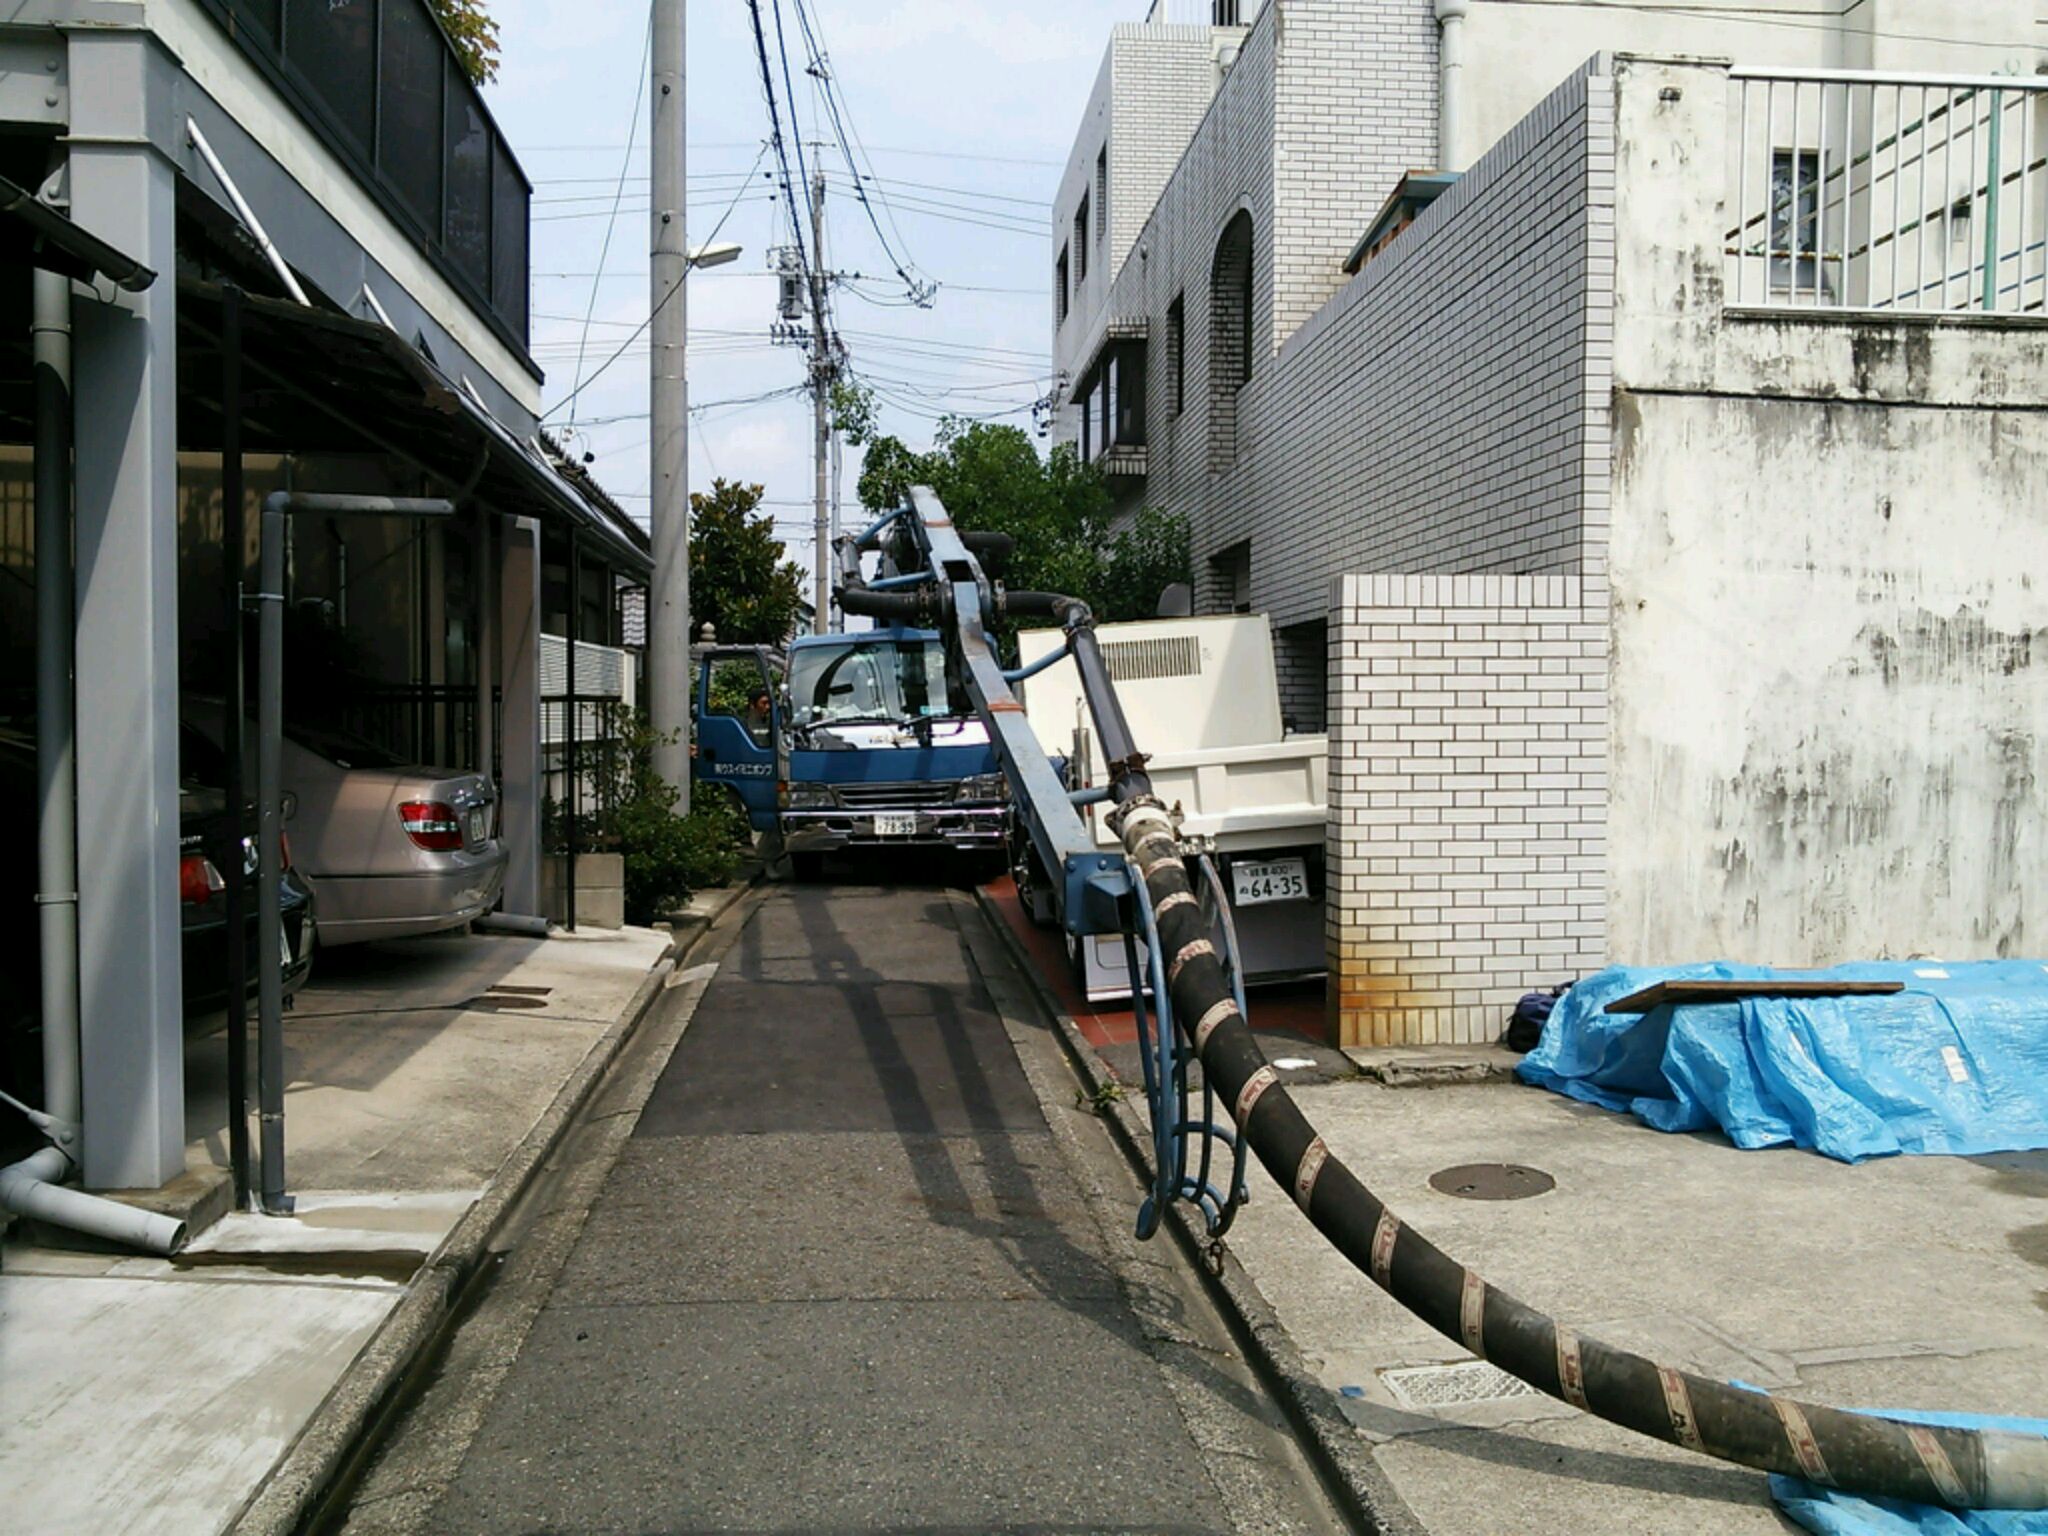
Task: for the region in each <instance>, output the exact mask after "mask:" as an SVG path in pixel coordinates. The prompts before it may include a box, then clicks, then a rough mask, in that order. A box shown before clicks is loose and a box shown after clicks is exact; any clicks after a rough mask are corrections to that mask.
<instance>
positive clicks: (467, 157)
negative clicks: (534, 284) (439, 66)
mask: <svg viewBox="0 0 2048 1536" xmlns="http://www.w3.org/2000/svg"><path fill="white" fill-rule="evenodd" d="M447 74H448V129H447V145H448V161H447V167H446V172H445V174H446V177H447V183H446V184H447V188H448V197H447V203H446V209H445V213H444V215H443V224H442V234H441V240H442V243H443V244H444V245H446V246H447V248H448V255H449V257H450V258H451V259H452V260H453V261H454V262H455V265H456V266H457V267H459V268H461V269H462V272H463V273H464V275H465V276H467V277H468V278H469V280H470V281H471V282H473V283H475V284H476V286H477V287H478V288H480V289H482V290H483V291H484V292H486V293H488V292H490V288H491V132H490V126H489V124H488V123H486V122H485V120H484V108H483V103H482V102H481V101H479V100H477V95H476V92H475V91H474V90H472V89H471V88H470V85H469V82H468V81H467V80H461V79H458V78H457V77H456V74H455V62H454V61H453V60H452V59H451V60H448V61H447Z"/></svg>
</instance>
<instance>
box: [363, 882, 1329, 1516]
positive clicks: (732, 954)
mask: <svg viewBox="0 0 2048 1536" xmlns="http://www.w3.org/2000/svg"><path fill="white" fill-rule="evenodd" d="M713 966H715V974H710V975H709V977H708V985H705V984H704V983H705V981H706V977H707V973H708V972H709V971H710V968H711V967H713ZM983 967H988V968H989V974H988V975H987V976H986V978H985V977H984V974H983V969H982V968H983ZM677 979H678V981H682V982H685V983H686V984H685V985H683V986H678V987H675V988H673V989H672V991H671V993H670V999H671V1000H670V1002H669V1003H667V1004H665V1005H664V1006H663V1007H661V1008H658V1009H657V1010H656V1014H655V1016H654V1017H653V1018H651V1019H650V1020H649V1022H648V1024H647V1026H645V1028H646V1030H647V1031H649V1032H650V1033H651V1034H652V1035H654V1036H655V1037H656V1038H657V1039H661V1038H665V1037H666V1038H672V1037H673V1036H674V1035H675V1034H676V1033H677V1032H678V1031H680V1042H679V1044H677V1045H676V1046H675V1047H674V1049H673V1050H672V1052H666V1053H664V1052H662V1051H660V1050H653V1051H648V1050H643V1051H640V1052H638V1053H634V1052H629V1053H628V1056H627V1058H626V1059H625V1060H623V1061H622V1063H621V1066H620V1068H619V1069H618V1072H617V1074H615V1076H616V1077H617V1079H618V1080H617V1081H615V1082H614V1083H612V1084H609V1085H607V1088H606V1090H605V1091H603V1092H601V1093H600V1094H599V1096H598V1098H597V1100H596V1101H595V1102H594V1104H593V1108H592V1110H591V1112H590V1114H589V1116H588V1117H587V1120H588V1122H589V1123H588V1124H587V1125H586V1127H585V1128H584V1129H585V1130H586V1131H587V1132H588V1133H589V1134H588V1135H586V1137H585V1139H584V1151H583V1153H582V1154H581V1156H580V1157H579V1155H578V1153H577V1152H576V1150H575V1149H574V1147H573V1146H572V1148H571V1150H570V1151H569V1152H567V1153H565V1155H564V1158H563V1159H562V1160H561V1166H560V1167H558V1169H557V1170H556V1174H555V1178H554V1181H553V1183H552V1184H551V1185H546V1186H544V1187H543V1188H542V1189H541V1190H540V1191H539V1192H538V1194H537V1196H536V1198H535V1200H534V1201H533V1202H532V1203H533V1204H534V1206H535V1207H536V1211H535V1213H534V1214H533V1215H532V1217H531V1219H530V1220H529V1222H528V1223H527V1225H526V1227H525V1230H524V1235H523V1236H518V1237H515V1239H514V1243H513V1248H512V1251H511V1252H510V1253H509V1254H508V1255H507V1257H506V1261H505V1264H504V1266H503V1269H502V1272H501V1274H500V1277H499V1282H498V1284H497V1285H495V1286H494V1287H493V1289H492V1291H491V1292H490V1294H489V1295H487V1296H486V1298H485V1299H484V1300H483V1302H482V1303H481V1305H480V1306H479V1307H478V1308H477V1309H476V1311H475V1313H474V1315H473V1317H472V1318H471V1320H470V1321H469V1322H468V1324H467V1325H466V1326H465V1328H464V1330H463V1331H462V1333H461V1334H460V1335H458V1337H457V1338H456V1339H455V1341H454V1342H453V1344H452V1345H451V1347H450V1349H449V1350H448V1352H447V1356H446V1359H445V1362H444V1364H443V1367H442V1370H441V1372H440V1375H439V1377H438V1379H437V1380H435V1381H434V1382H433V1383H432V1385H431V1386H430V1387H429V1389H428V1390H427V1391H426V1392H425V1393H424V1394H423V1395H422V1396H421V1398H420V1399H419V1400H418V1402H417V1404H416V1406H415V1407H414V1409H413V1410H412V1412H411V1414H410V1416H409V1417H408V1418H407V1419H406V1420H404V1421H403V1422H402V1423H401V1424H400V1425H399V1426H398V1428H397V1430H396V1432H395V1433H394V1435H393V1436H392V1438H391V1440H390V1441H389V1443H388V1445H387V1447H386V1450H385V1452H384V1454H383V1455H382V1457H381V1459H380V1461H379V1462H378V1463H377V1464H376V1465H375V1466H374V1467H373V1468H372V1469H371V1470H370V1472H369V1474H368V1475H367V1477H366V1478H365V1479H364V1480H363V1481H362V1483H361V1484H360V1485H359V1486H358V1488H357V1490H356V1492H355V1495H354V1503H353V1505H352V1507H351V1508H350V1509H349V1511H348V1513H347V1520H346V1528H347V1529H348V1530H350V1531H352V1532H387V1531H425V1530H462V1531H506V1532H509V1531H536V1530H546V1531H564V1532H566V1531H577V1532H583V1531H626V1530H632V1531H656V1530H658V1531H686V1530H687V1531H761V1532H765V1531H798V1530H801V1531H841V1530H844V1531H868V1530H915V1531H921V1532H942V1531H958V1532H963V1533H965V1532H1011V1531H1014V1532H1024V1531H1032V1532H1052V1531H1058V1532H1081V1531H1120V1532H1130V1531H1148V1532H1149V1531H1157V1532H1169V1531H1170V1532H1218V1533H1221V1532H1250V1531H1259V1532H1280V1531H1326V1530H1337V1529H1342V1528H1343V1527H1342V1524H1341V1522H1340V1521H1339V1520H1338V1519H1337V1517H1336V1516H1335V1515H1334V1514H1333V1513H1332V1511H1331V1510H1330V1508H1329V1506H1328V1505H1327V1504H1326V1503H1325V1502H1324V1500H1323V1497H1322V1494H1321V1492H1320V1490H1319V1489H1318V1487H1317V1485H1316V1484H1315V1481H1314V1478H1313V1475H1312V1473H1311V1472H1310V1471H1309V1469H1308V1467H1307V1465H1306V1463H1305V1462H1304V1461H1303V1460H1302V1458H1301V1457H1300V1455H1299V1452H1298V1450H1297V1448H1296V1447H1295V1445H1294V1444H1293V1442H1292V1441H1291V1440H1290V1439H1289V1437H1288V1435H1287V1434H1286V1432H1285V1429H1284V1426H1283V1424H1282V1421H1281V1419H1280V1417H1279V1414H1278V1412H1277V1410H1276V1409H1275V1408H1274V1407H1273V1406H1272V1404H1271V1402H1270V1401H1269V1400H1268V1398H1267V1397H1266V1396H1265V1394H1264V1393H1263V1391H1262V1390H1261V1389H1260V1387H1259V1386H1258V1384H1257V1383H1256V1381H1255V1379H1254V1378H1253V1376H1252V1375H1251V1373H1250V1371H1249V1370H1248V1369H1247V1367H1246V1366H1245V1365H1244V1364H1243V1362H1242V1361H1241V1359H1240V1358H1239V1357H1238V1354H1237V1352H1236V1350H1235V1348H1234V1347H1233V1346H1232V1345H1231V1344H1230V1342H1229V1338H1228V1335H1227V1334H1226V1333H1225V1331H1224V1329H1223V1327H1222V1324H1221V1322H1220V1320H1219V1319H1217V1318H1216V1317H1215V1316H1213V1315H1212V1314H1211V1313H1210V1312H1209V1311H1208V1309H1207V1305H1206V1303H1205V1302H1204V1301H1203V1300H1202V1299H1201V1292H1200V1289H1199V1287H1198V1285H1197V1283H1196V1281H1195V1277H1194V1276H1193V1275H1192V1274H1191V1273H1190V1272H1189V1271H1188V1270H1187V1269H1186V1268H1185V1266H1184V1264H1183V1261H1182V1260H1181V1258H1180V1256H1179V1255H1178V1253H1177V1252H1176V1251H1175V1250H1174V1249H1173V1248H1172V1247H1171V1246H1170V1245H1169V1244H1168V1243H1167V1242H1166V1241H1164V1240H1161V1241H1158V1242H1155V1243H1153V1244H1151V1245H1149V1246H1144V1247H1141V1246H1140V1245H1138V1244H1137V1243H1135V1241H1134V1240H1133V1239H1132V1238H1131V1237H1130V1236H1129V1223H1130V1219H1131V1212H1132V1210H1133V1209H1134V1203H1135V1185H1134V1183H1133V1182H1132V1179H1131V1175H1130V1173H1129V1170H1128V1167H1127V1165H1125V1164H1124V1163H1123V1162H1122V1161H1121V1158H1120V1156H1119V1154H1117V1152H1116V1151H1115V1150H1114V1148H1113V1147H1112V1145H1111V1144H1110V1142H1109V1139H1108V1135H1107V1132H1106V1129H1105V1127H1104V1126H1103V1123H1102V1121H1101V1120H1099V1119H1098V1118H1096V1117H1095V1116H1094V1115H1093V1114H1092V1113H1089V1112H1087V1111H1086V1110H1083V1109H1079V1108H1077V1107H1075V1101H1076V1092H1075V1079H1074V1078H1073V1077H1072V1076H1071V1075H1070V1073H1069V1071H1068V1069H1067V1066H1066V1063H1065V1061H1064V1059H1063V1058H1062V1057H1061V1055H1060V1053H1059V1047H1058V1044H1057V1039H1056V1037H1055V1036H1054V1035H1053V1034H1052V1032H1051V1031H1050V1029H1049V1028H1048V1027H1047V1025H1046V1024H1045V1023H1044V1022H1043V1021H1042V1020H1041V1019H1039V1018H1037V1017H1026V1016H1023V1014H1024V1005H1023V1001H1022V1000H1023V999H1024V998H1025V997H1026V996H1028V993H1027V991H1026V989H1025V988H1024V987H1022V986H1021V985H1019V984H1018V980H1017V978H1016V977H1015V976H1014V973H1011V972H1010V971H1009V969H1008V961H1007V959H1005V958H1002V955H1001V951H1000V950H999V948H997V946H996V945H995V944H994V942H993V938H992V935H990V934H988V933H987V932H986V931H985V919H984V918H983V916H982V915H981V913H980V912H978V911H977V910H976V908H975V906H974V903H973V901H972V899H971V897H969V896H968V895H966V894H965V893H963V892H960V891H956V890H950V889H947V888H944V887H941V886H927V887H923V888H919V887H909V888H902V887H897V888H891V889H874V888H860V887H842V888H838V889H831V888H789V887H779V888H775V889H773V890H772V891H771V893H770V894H768V895H766V896H765V897H764V898H762V899H760V900H759V901H758V902H756V903H743V904H741V906H740V907H738V908H736V909H735V910H734V912H733V913H732V914H730V915H729V917H728V919H727V920H726V923H725V924H724V925H722V928H721V929H715V930H713V932H712V933H711V934H710V935H708V936H707V937H706V939H705V940H704V941H703V942H702V943H700V945H699V946H698V949H697V950H696V951H695V952H694V953H693V954H692V955H689V956H686V957H685V963H684V968H683V969H682V970H681V971H679V973H678V978H677ZM693 1005H694V1011H691V1010H692V1008H693ZM664 1054H665V1056H666V1059H665V1060H664V1059H663V1056H664ZM639 1101H644V1105H643V1104H642V1103H641V1102H639ZM635 1110H637V1122H632V1121H631V1116H632V1113H633V1111H635ZM628 1122H630V1123H632V1130H631V1134H630V1136H626V1135H624V1134H623V1124H624V1123H628ZM607 1124H609V1125H612V1126H614V1127H615V1128H616V1133H615V1134H616V1139H615V1140H614V1141H612V1142H610V1143H606V1144H604V1145H606V1146H608V1147H609V1148H611V1149H614V1150H615V1152H616V1156H615V1160H613V1158H612V1153H611V1151H607V1150H598V1146H599V1133H600V1132H601V1131H602V1129H603V1128H604V1127H605V1126H606V1125H607ZM606 1162H608V1163H609V1171H608V1172H605V1171H604V1169H603V1168H602V1167H600V1166H599V1165H600V1164H603V1163H606ZM579 1169H580V1174H579ZM600 1179H601V1183H600V1182H599V1181H600ZM591 1191H594V1198H590V1192H591ZM586 1207H587V1215H586V1214H585V1210H586ZM572 1232H573V1234H574V1235H573V1237H572V1236H571V1235H570V1234H571V1233H572ZM551 1234H552V1236H551ZM522 1250H525V1251H522Z"/></svg>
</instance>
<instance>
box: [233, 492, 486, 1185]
mask: <svg viewBox="0 0 2048 1536" xmlns="http://www.w3.org/2000/svg"><path fill="white" fill-rule="evenodd" d="M454 513H455V504H454V503H453V502H449V501H442V500H439V499H423V498H410V497H399V496H328V495H306V494H302V493H299V492H295V491H274V492H272V493H271V494H270V495H269V496H267V497H265V498H264V501H263V517H262V523H261V529H260V532H259V534H258V545H259V548H258V551H257V575H256V602H257V605H258V606H257V615H258V619H257V654H256V860H257V866H256V880H257V888H256V964H257V972H256V978H257V979H256V1097H257V1121H258V1146H259V1149H260V1163H259V1169H260V1180H259V1184H260V1187H259V1191H258V1198H259V1200H260V1202H261V1206H262V1209H263V1211H264V1213H265V1214H266V1215H270V1216H284V1215H288V1214H290V1212H291V1209H292V1200H291V1196H290V1195H288V1194H286V1193H285V1166H284V967H283V966H282V965H281V964H280V963H279V962H280V958H281V956H282V955H283V953H284V911H283V905H284V904H283V902H282V900H281V899H280V895H281V892H280V882H281V881H282V879H283V878H284V843H283V836H284V805H283V801H284V796H283V787H282V784H281V783H280V778H281V775H280V772H279V764H280V759H281V758H282V756H283V751H282V746H283V741H284V599H285V593H284V566H285V524H286V521H287V519H289V518H292V517H299V516H306V517H407V518H430V517H452V516H453V515H454ZM230 990H233V987H232V983H231V984H230Z"/></svg>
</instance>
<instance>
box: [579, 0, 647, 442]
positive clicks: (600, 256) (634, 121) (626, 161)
mask: <svg viewBox="0 0 2048 1536" xmlns="http://www.w3.org/2000/svg"><path fill="white" fill-rule="evenodd" d="M653 49H654V11H653V8H652V7H651V6H650V7H649V8H648V13H647V36H646V37H645V39H644V40H643V41H642V42H641V45H640V69H639V73H638V76H637V79H638V82H639V83H638V84H637V85H635V86H634V88H633V113H632V116H631V117H629V118H628V119H627V120H626V153H625V154H624V155H623V156H622V157H621V158H620V160H619V179H618V183H617V185H615V186H614V187H613V188H612V212H611V217H610V218H608V219H606V220H605V225H604V243H603V244H601V245H600V246H598V248H597V270H598V272H599V274H600V275H601V274H602V273H603V272H604V264H605V262H606V260H607V259H608V258H609V257H610V256H611V252H612V232H613V231H614V230H616V229H617V228H618V227H619V204H620V202H621V201H623V200H624V198H625V195H626V171H627V169H628V167H629V166H630V165H631V164H632V160H633V140H634V138H635V137H636V136H637V135H638V134H639V132H640V103H641V102H643V101H645V100H646V99H647V73H648V71H647V61H648V59H649V58H650V57H651V56H652V53H653ZM599 280H600V279H599V278H598V277H593V278H592V279H591V280H590V299H589V302H587V303H586V304H585V305H584V306H583V333H582V335H581V336H579V337H578V338H577V340H576V368H575V371H574V372H573V373H572V374H571V375H570V379H571V381H572V382H573V383H574V384H576V385H578V386H579V387H578V388H576V389H575V390H572V391H571V393H570V395H569V399H570V400H571V402H572V405H571V408H570V411H569V425H570V426H571V427H572V428H573V427H574V426H575V425H576V411H575V408H574V405H573V402H574V400H575V399H576V396H577V395H580V394H581V393H582V392H583V391H582V389H581V388H580V386H581V385H582V383H583V356H584V348H585V347H586V346H587V345H588V344H589V342H590V317H591V316H592V315H593V314H595V313H596V312H597V285H598V282H599Z"/></svg>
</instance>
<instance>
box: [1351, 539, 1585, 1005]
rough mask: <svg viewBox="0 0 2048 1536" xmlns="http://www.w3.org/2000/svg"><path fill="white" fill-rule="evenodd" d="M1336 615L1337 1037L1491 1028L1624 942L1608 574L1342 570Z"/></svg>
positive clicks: (1581, 972) (1582, 970)
mask: <svg viewBox="0 0 2048 1536" xmlns="http://www.w3.org/2000/svg"><path fill="white" fill-rule="evenodd" d="M1330 609H1331V613H1330V628H1329V637H1330V648H1329V666H1330V681H1331V684H1332V690H1331V710H1330V720H1329V734H1330V759H1329V784H1330V827H1329V833H1328V844H1327V847H1326V851H1325V863H1326V867H1327V870H1328V879H1329V893H1330V897H1329V901H1328V904H1327V908H1326V911H1327V916H1326V930H1325V931H1326V936H1327V941H1328V954H1329V966H1330V986H1329V999H1330V1011H1331V1026H1332V1037H1333V1038H1334V1039H1335V1040H1337V1041H1338V1042H1339V1043H1341V1044H1346V1045H1389V1044H1473V1043H1477V1042H1481V1041H1486V1040H1492V1039H1494V1038H1496V1037H1497V1036H1498V1035H1499V1034H1500V1032H1501V1029H1502V1027H1503V1025H1504V1024H1505V1021H1506V1017H1507V1013H1508V1011H1509V1010H1510V1009H1511V1008H1512V1007H1513V1006H1514V1003H1515V1000H1516V999H1517V998H1518V997H1520V996H1521V994H1522V993H1524V992H1526V991H1528V990H1530V989H1531V988H1533V987H1536V986H1539V985H1550V984H1554V983H1556V982H1559V981H1568V980H1571V979H1572V978H1574V977H1576V976H1579V975H1583V974H1585V973H1587V972H1589V971H1592V970H1595V969H1598V968H1599V966H1600V965H1601V964H1602V963H1603V957H1604V955H1605V951H1606V920H1607V888H1606V853H1607V844H1606V826H1607V800H1608V795H1607V757H1608V703H1607V651H1608V643H1607V636H1608V592H1607V585H1606V581H1605V579H1604V578H1600V577H1578V576H1413V575H1411V576H1345V577H1341V578H1340V579H1339V580H1338V581H1337V582H1335V583H1334V584H1333V587H1332V591H1331V594H1330Z"/></svg>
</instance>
